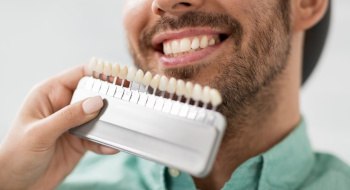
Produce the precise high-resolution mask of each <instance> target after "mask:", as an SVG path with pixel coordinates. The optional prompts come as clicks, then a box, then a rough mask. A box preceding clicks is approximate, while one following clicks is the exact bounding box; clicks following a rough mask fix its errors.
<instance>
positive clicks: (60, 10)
mask: <svg viewBox="0 0 350 190" xmlns="http://www.w3.org/2000/svg"><path fill="white" fill-rule="evenodd" d="M122 5H123V1H122V0H103V1H97V0H94V1H87V0H74V1H71V0H60V1H57V0H56V1H53V0H46V1H45V0H0V65H1V74H0V88H1V91H0V92H1V93H0V124H1V126H0V140H1V139H2V138H3V137H4V136H5V133H6V131H7V130H8V128H9V127H10V126H11V122H12V121H13V119H14V117H15V114H16V112H17V110H18V109H19V107H20V105H21V103H22V101H23V98H24V97H25V96H26V93H27V92H28V91H29V90H30V88H31V87H32V86H33V85H34V84H36V83H38V82H39V81H42V80H44V79H45V78H47V77H49V76H51V75H53V74H56V73H58V72H60V71H62V70H64V69H66V68H70V67H72V66H74V65H76V64H80V63H84V62H86V61H87V60H88V59H90V57H91V56H97V57H101V58H104V59H107V60H111V61H120V62H124V63H131V59H130V57H129V55H128V52H127V47H126V41H125V37H124V31H123V29H122V18H121V12H122V11H121V10H122ZM349 10H350V1H349V0H336V1H333V20H332V29H331V34H330V38H329V39H328V43H327V47H326V52H325V53H324V54H323V56H322V60H321V62H320V64H319V66H318V68H317V69H316V71H315V73H314V74H313V76H312V77H311V79H310V80H309V81H308V82H307V84H306V86H305V87H304V88H303V90H302V93H301V94H302V113H303V115H304V118H305V120H306V122H307V124H308V131H309V134H310V136H311V141H312V144H313V147H314V148H315V149H317V150H319V151H326V152H331V153H334V154H336V155H338V156H339V157H341V158H342V159H343V160H345V161H346V162H347V163H349V164H350V84H349V83H350V74H349V72H350V64H349V60H350V48H349V46H350V35H349V34H350V25H349V24H350V11H349Z"/></svg>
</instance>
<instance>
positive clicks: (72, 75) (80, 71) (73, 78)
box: [54, 64, 88, 91]
mask: <svg viewBox="0 0 350 190" xmlns="http://www.w3.org/2000/svg"><path fill="white" fill-rule="evenodd" d="M86 75H88V65H86V64H85V65H79V66H77V67H75V68H73V69H69V70H66V71H64V72H62V73H60V74H58V75H56V76H54V80H55V81H58V82H59V83H60V85H62V86H64V87H66V88H67V89H68V90H70V91H73V90H75V88H76V87H77V85H78V82H79V80H80V79H81V78H82V77H84V76H86Z"/></svg>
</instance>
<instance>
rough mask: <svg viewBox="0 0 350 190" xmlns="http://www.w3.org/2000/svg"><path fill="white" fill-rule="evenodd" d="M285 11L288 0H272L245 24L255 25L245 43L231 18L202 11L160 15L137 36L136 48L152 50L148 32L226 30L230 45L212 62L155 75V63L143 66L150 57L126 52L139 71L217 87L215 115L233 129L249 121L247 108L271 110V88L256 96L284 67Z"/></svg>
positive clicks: (239, 27)
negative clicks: (219, 101) (270, 5)
mask: <svg viewBox="0 0 350 190" xmlns="http://www.w3.org/2000/svg"><path fill="white" fill-rule="evenodd" d="M289 13H290V7H289V1H276V5H274V8H273V9H272V11H269V12H268V13H266V12H264V13H262V12H261V13H260V14H262V15H258V13H256V14H257V15H255V17H254V18H252V20H251V21H252V23H255V24H256V25H255V29H254V31H253V32H251V34H250V37H249V39H248V38H245V34H246V33H245V28H244V27H243V25H242V24H241V23H240V22H239V21H238V20H236V19H235V18H232V17H230V16H228V15H225V14H215V13H204V12H187V13H185V14H183V15H181V16H179V17H178V18H176V19H175V18H170V17H161V18H160V19H159V20H158V22H157V23H156V24H155V25H154V26H153V27H152V28H150V29H149V30H145V31H144V32H143V33H142V34H141V35H140V39H139V42H138V44H139V49H144V50H147V49H151V48H152V47H151V39H152V37H153V36H154V34H156V33H159V32H161V31H164V30H166V29H173V30H176V29H181V28H184V27H200V26H206V27H212V28H219V29H222V28H224V29H228V30H229V31H231V33H230V34H229V35H228V36H227V39H225V40H230V41H232V43H231V45H230V47H231V49H229V50H227V51H226V50H225V51H226V52H225V53H226V54H223V55H224V56H220V57H217V58H215V62H213V61H212V62H206V63H201V64H200V65H194V66H186V67H182V68H175V69H164V70H162V71H160V70H159V69H158V68H156V67H155V65H157V64H149V63H148V62H149V61H150V60H151V59H150V58H149V55H148V54H147V51H141V52H139V53H137V54H136V53H135V51H134V50H133V49H131V54H132V55H133V57H134V60H135V64H136V65H137V66H138V67H140V68H142V69H143V70H149V71H153V72H157V73H159V72H162V73H164V74H165V75H166V76H169V77H175V78H182V79H186V80H191V81H195V82H199V83H207V84H208V85H209V86H211V87H214V88H217V89H218V90H219V91H220V92H221V94H222V97H223V103H222V104H221V105H220V106H219V107H218V111H219V112H221V113H223V115H225V116H226V118H227V119H228V125H229V126H237V123H243V122H242V121H244V120H247V119H249V117H250V115H251V114H250V113H249V112H247V107H250V108H251V107H253V108H254V109H255V110H267V109H273V103H272V102H271V100H273V98H272V97H273V94H274V90H275V89H274V88H272V87H271V88H270V89H269V90H267V92H268V93H267V94H266V93H265V92H266V90H264V93H265V95H264V96H260V94H261V93H262V89H263V88H264V89H266V88H269V86H270V84H271V82H272V81H274V80H275V79H276V78H277V76H278V75H279V74H280V73H282V71H283V70H284V68H285V67H286V65H287V61H288V57H289V51H290V43H291V34H290V33H291V32H290V16H289ZM136 55H137V56H136ZM209 65H215V66H214V67H212V68H215V70H214V71H213V72H211V73H210V76H208V78H207V80H206V81H204V82H203V80H202V79H199V77H198V76H199V75H200V74H201V73H205V72H206V71H207V70H208V66H209ZM207 73H208V72H207ZM201 77H202V78H203V76H201ZM261 97H265V98H261ZM228 130H229V129H228Z"/></svg>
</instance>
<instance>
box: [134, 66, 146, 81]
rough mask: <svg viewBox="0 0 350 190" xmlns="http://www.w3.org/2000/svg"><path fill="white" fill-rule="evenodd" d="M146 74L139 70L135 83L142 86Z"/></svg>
mask: <svg viewBox="0 0 350 190" xmlns="http://www.w3.org/2000/svg"><path fill="white" fill-rule="evenodd" d="M143 76H144V73H143V71H142V70H141V69H139V70H137V72H136V76H135V82H137V83H139V84H141V83H142V80H143Z"/></svg>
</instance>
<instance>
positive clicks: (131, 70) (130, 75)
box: [126, 67, 136, 81]
mask: <svg viewBox="0 0 350 190" xmlns="http://www.w3.org/2000/svg"><path fill="white" fill-rule="evenodd" d="M135 75H136V69H135V67H130V68H129V69H128V74H127V75H126V80H128V81H134V79H135Z"/></svg>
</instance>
